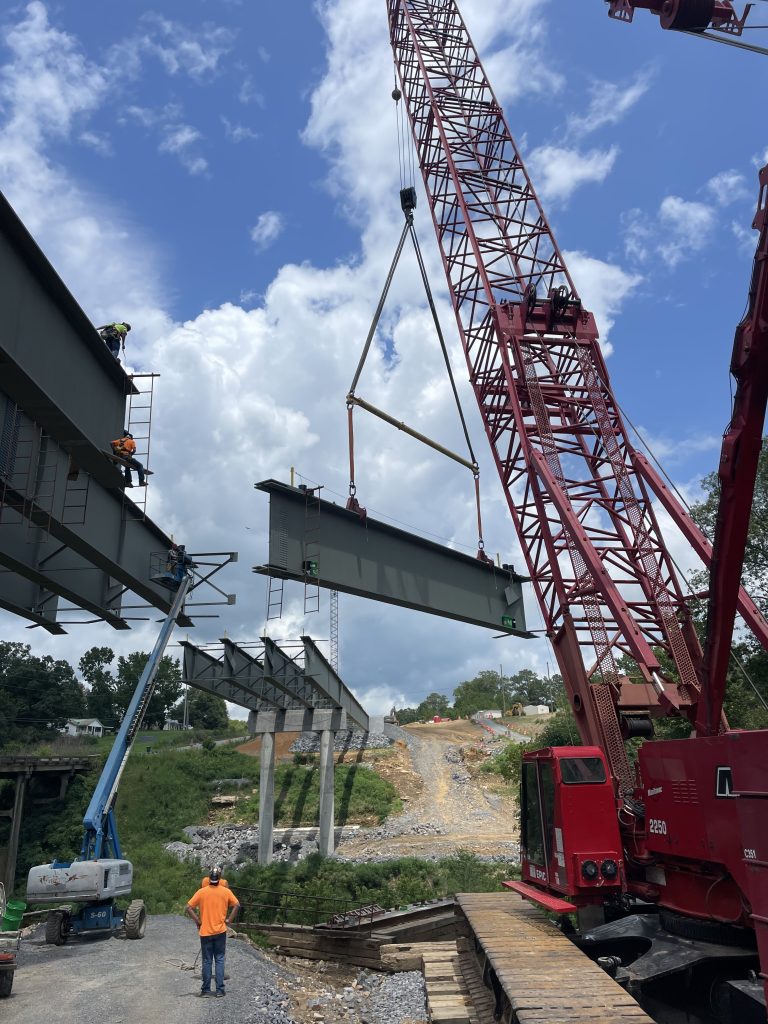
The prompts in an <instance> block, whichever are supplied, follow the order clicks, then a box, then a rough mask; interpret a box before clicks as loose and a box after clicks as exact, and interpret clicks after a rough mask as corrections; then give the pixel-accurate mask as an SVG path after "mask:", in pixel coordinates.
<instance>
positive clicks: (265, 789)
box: [259, 732, 275, 864]
mask: <svg viewBox="0 0 768 1024" xmlns="http://www.w3.org/2000/svg"><path fill="white" fill-rule="evenodd" d="M274 825H275V734H274V733H273V732H265V733H262V734H261V775H260V776H259V864H269V863H270V861H271V860H272V833H273V831H274Z"/></svg>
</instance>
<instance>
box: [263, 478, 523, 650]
mask: <svg viewBox="0 0 768 1024" xmlns="http://www.w3.org/2000/svg"><path fill="white" fill-rule="evenodd" d="M256 487H257V488H258V489H259V490H262V491H266V492H267V493H268V494H269V496H270V500H269V563H268V564H267V565H260V566H255V567H254V571H255V572H258V573H261V574H263V575H266V576H274V577H278V578H281V579H288V580H296V581H298V582H302V583H307V582H309V583H311V584H315V585H318V586H321V587H327V588H328V589H330V590H341V591H343V592H344V593H347V594H356V595H358V596H360V597H368V598H372V599H373V600H375V601H383V602H385V603H387V604H394V605H399V606H401V607H403V608H413V609H416V610H418V611H425V612H431V613H432V614H433V615H440V616H443V617H445V618H449V619H456V620H458V621H460V622H469V623H473V624H474V625H477V626H485V627H486V628H488V629H493V630H495V631H496V632H498V633H505V634H509V635H511V636H520V637H528V638H530V637H532V636H533V634H532V633H530V632H528V630H527V629H526V625H525V611H524V607H523V594H522V584H523V582H525V581H526V580H527V579H528V577H525V576H520V575H518V574H517V573H515V572H514V571H512V570H509V569H503V568H499V567H498V566H495V565H489V564H488V563H485V562H481V561H480V560H479V559H477V558H472V557H470V556H468V555H464V554H461V553H460V552H458V551H453V550H452V549H450V548H446V547H443V546H441V545H439V544H435V543H434V542H432V541H428V540H424V539H423V538H421V537H416V536H414V535H413V534H409V533H406V532H405V531H404V530H398V529H396V528H395V527H393V526H388V525H387V524H385V523H381V522H377V521H376V520H374V519H371V518H370V516H369V517H367V518H366V519H365V520H362V519H361V518H360V517H359V516H358V515H357V514H356V513H355V512H350V511H347V509H345V508H342V507H340V506H338V505H334V504H333V503H332V502H329V501H319V503H318V502H317V500H316V499H314V498H313V499H312V501H311V502H310V504H309V505H308V503H307V496H306V494H305V492H303V491H302V490H300V489H299V488H295V487H288V486H287V485H285V484H281V483H278V482H277V481H275V480H266V481H264V482H262V483H259V484H256ZM318 504H319V512H318V511H317V509H318ZM308 523H309V524H311V541H312V549H313V552H316V553H313V556H312V559H313V561H314V562H315V564H314V565H310V564H308V563H307V564H305V558H306V557H307V556H306V554H305V552H306V540H307V538H306V536H305V534H306V533H307V529H308Z"/></svg>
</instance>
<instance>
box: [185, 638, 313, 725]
mask: <svg viewBox="0 0 768 1024" xmlns="http://www.w3.org/2000/svg"><path fill="white" fill-rule="evenodd" d="M227 643H230V642H229V641H227ZM181 646H182V647H183V648H184V668H183V671H184V682H185V683H189V685H190V686H198V685H200V686H201V687H203V684H204V688H206V689H209V690H210V691H211V692H216V693H218V692H220V691H222V692H221V696H224V693H223V690H224V689H229V690H231V691H232V692H233V693H237V694H239V696H237V697H226V699H227V700H231V701H232V703H233V704H240V705H241V706H242V707H247V708H250V709H252V710H263V709H268V708H272V709H275V708H283V709H285V708H300V707H303V706H304V705H303V704H301V703H299V702H298V701H292V700H291V698H290V697H289V696H288V695H286V694H285V693H283V692H282V691H281V690H277V689H275V687H273V686H271V685H270V684H269V683H267V682H266V680H265V679H264V671H263V668H262V667H261V666H260V665H259V663H258V662H257V661H256V660H255V659H251V660H252V661H253V665H252V666H251V671H250V673H249V674H248V675H243V674H242V673H241V674H239V675H236V674H235V673H233V672H232V671H231V660H230V659H231V652H229V656H228V652H227V650H226V647H225V651H224V654H223V655H222V656H221V657H218V658H217V657H215V656H214V655H212V654H210V653H209V652H208V651H203V650H201V649H200V648H199V647H196V646H195V645H194V644H191V643H189V641H187V640H185V641H182V642H181ZM231 646H234V645H231ZM238 650H239V649H238ZM240 653H241V654H243V653H244V652H242V651H240Z"/></svg>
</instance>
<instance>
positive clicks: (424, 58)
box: [389, 0, 768, 788]
mask: <svg viewBox="0 0 768 1024" xmlns="http://www.w3.org/2000/svg"><path fill="white" fill-rule="evenodd" d="M389 14H390V29H391V38H392V45H393V48H394V53H395V61H396V65H397V69H398V73H399V76H400V80H401V83H402V89H403V93H404V96H405V99H406V103H407V106H408V111H409V115H410V119H411V124H412V127H413V132H414V138H415V142H416V148H417V152H418V156H419V162H420V165H421V169H422V175H423V179H424V184H425V187H426V190H427V195H428V198H429V203H430V209H431V212H432V216H433V219H434V225H435V230H436V232H437V237H438V240H439V244H440V249H441V253H442V257H443V263H444V267H445V272H446V275H447V278H448V282H449V287H450V292H451V297H452V301H453V306H454V310H455V313H456V317H457V321H458V325H459V330H460V334H461V338H462V342H463V345H464V351H465V354H466V358H467V365H468V368H469V373H470V380H471V383H472V387H473V389H474V392H475V396H476V398H477V402H478V405H479V408H480V412H481V414H482V417H483V422H484V424H485V429H486V433H487V435H488V439H489V441H490V443H491V447H492V450H493V454H494V458H495V461H496V465H497V468H498V471H499V474H500V476H501V480H502V483H503V485H504V489H505V493H506V497H507V501H508V504H509V509H510V512H511V514H512V518H513V520H514V523H515V526H516V527H517V532H518V536H519V537H520V540H521V543H522V546H523V551H524V555H525V558H526V562H527V566H528V571H529V573H530V575H531V578H532V580H533V584H534V587H535V590H536V594H537V597H538V599H539V603H540V605H541V608H542V611H543V614H544V618H545V623H546V629H547V632H548V634H549V635H550V637H551V638H552V641H553V644H554V647H555V652H556V655H557V658H558V663H559V666H560V669H561V672H562V675H563V679H564V680H565V682H566V686H567V688H568V691H569V695H570V697H571V701H572V703H573V704H574V706H575V709H576V713H577V720H578V721H579V725H580V730H581V734H582V738H583V740H584V742H589V743H596V744H599V745H600V746H602V747H604V748H605V749H606V750H607V751H608V753H609V756H610V758H611V765H612V768H613V770H614V773H615V775H616V777H617V778H619V779H620V780H621V783H622V786H626V787H629V788H631V787H632V784H633V775H632V773H631V772H630V770H629V767H628V765H627V763H626V756H625V753H624V744H623V738H622V730H623V732H624V733H626V732H627V731H628V729H631V728H633V725H632V718H631V717H630V716H632V715H633V714H636V713H638V712H650V713H651V714H653V715H659V714H662V713H667V712H668V711H669V710H670V709H675V710H676V711H679V712H680V713H681V714H684V715H686V716H688V717H689V718H691V720H694V719H695V717H696V706H697V703H698V699H699V693H700V686H701V671H702V652H701V649H700V646H699V643H698V640H697V638H696V635H695V632H694V630H693V628H692V626H691V624H690V617H689V613H688V609H687V606H686V603H685V599H684V593H683V588H682V586H681V584H680V581H679V580H678V578H677V575H676V573H675V570H674V567H673V565H672V562H671V559H670V557H669V554H668V552H667V550H666V547H665V545H664V541H663V539H662V536H661V533H660V530H659V526H658V522H657V519H656V515H655V513H654V510H653V506H652V503H651V501H652V497H653V490H654V486H655V485H656V483H657V479H656V478H655V477H654V475H653V474H652V473H649V472H647V464H646V463H645V462H644V460H641V459H638V456H637V453H636V452H635V450H634V448H633V446H632V444H631V443H630V441H629V439H628V436H627V431H626V428H625V426H624V423H623V421H622V417H621V414H620V412H619V409H618V406H617V404H616V401H615V399H614V396H613V393H612V390H611V385H610V380H609V375H608V370H607V368H606V365H605V361H604V359H603V356H602V353H601V351H600V346H599V343H598V340H597V339H598V333H597V328H596V326H595V321H594V317H593V316H592V314H591V313H589V312H587V311H586V310H585V309H584V308H583V306H582V304H581V301H580V299H579V297H578V294H577V292H576V289H575V287H574V284H573V281H572V279H571V277H570V275H569V273H568V269H567V267H566V265H565V261H564V260H563V257H562V254H561V252H560V250H559V248H558V245H557V242H556V241H555V238H554V236H553V234H552V232H551V230H550V227H549V224H548V222H547V219H546V216H545V214H544V211H543V209H542V207H541V204H540V202H539V200H538V198H537V196H536V193H535V191H534V188H533V185H532V184H531V181H530V178H529V177H528V175H527V173H526V170H525V167H524V166H523V162H522V159H521V157H520V154H519V152H518V150H517V147H516V145H515V142H514V140H513V138H512V135H511V132H510V130H509V127H508V125H507V122H506V119H505V117H504V113H503V111H502V109H501V106H500V105H499V103H498V101H497V100H496V98H495V96H494V94H493V91H492V89H491V86H490V84H489V82H488V80H487V78H486V76H485V72H484V70H483V67H482V64H481V62H480V59H479V57H478V55H477V52H476V51H475V49H474V47H473V45H472V41H471V39H470V37H469V33H468V32H467V29H466V26H465V24H464V22H463V20H462V17H461V14H460V13H459V10H458V8H457V7H456V5H455V3H452V2H435V0H408V2H401V0H389ZM665 503H666V504H667V507H668V508H669V507H674V506H675V504H676V503H675V502H674V500H673V499H670V497H669V496H668V495H667V494H665ZM677 518H679V519H681V520H683V519H685V518H687V517H686V515H685V512H684V511H683V509H682V508H681V507H679V506H677ZM687 529H690V527H689V526H687ZM741 598H742V600H743V601H748V598H747V597H746V595H743V594H742V595H741ZM758 628H762V629H763V630H764V632H763V638H764V640H765V641H766V643H767V644H768V631H765V624H764V623H758ZM656 649H661V650H663V651H665V652H666V653H667V654H668V655H669V656H670V658H671V659H672V661H673V662H674V664H675V666H676V669H677V674H678V677H679V679H678V680H675V681H672V680H665V679H664V678H663V674H662V672H661V667H660V665H659V660H658V657H657V655H656V654H655V653H654V652H655V650H656ZM622 654H628V655H630V656H631V657H632V658H633V659H634V660H635V661H636V662H637V664H638V666H639V667H640V671H641V673H642V676H643V680H644V682H643V684H635V685H627V684H626V683H625V684H624V685H623V686H622V684H621V680H620V676H619V671H618V669H617V660H618V658H619V657H620V656H621V655H622ZM591 684H593V685H591ZM620 715H621V716H624V720H623V721H621V720H620V717H619V716H620Z"/></svg>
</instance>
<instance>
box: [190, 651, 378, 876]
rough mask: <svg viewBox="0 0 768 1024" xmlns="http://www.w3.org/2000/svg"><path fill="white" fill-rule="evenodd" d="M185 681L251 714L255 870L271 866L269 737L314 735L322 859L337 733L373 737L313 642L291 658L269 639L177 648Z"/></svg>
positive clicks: (327, 850) (327, 845)
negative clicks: (257, 751)
mask: <svg viewBox="0 0 768 1024" xmlns="http://www.w3.org/2000/svg"><path fill="white" fill-rule="evenodd" d="M181 646H182V648H183V650H184V660H183V670H182V678H183V682H184V683H186V684H188V685H189V686H193V687H195V688H196V689H199V690H204V691H206V692H207V693H212V694H215V695H216V696H218V697H223V698H224V699H225V700H228V701H230V702H232V703H233V704H238V705H239V706H240V707H243V708H246V709H247V710H248V711H249V715H248V731H249V733H250V734H251V735H252V736H253V735H256V736H259V737H260V738H261V774H260V782H259V863H260V864H268V863H270V861H271V860H272V836H273V832H274V808H275V734H276V733H281V732H296V733H302V732H316V733H318V734H319V735H320V822H319V824H320V833H319V847H320V853H321V854H322V855H323V856H325V857H328V856H330V855H331V854H332V853H333V842H334V769H333V748H334V741H335V737H336V733H337V732H341V731H343V730H346V729H347V728H348V727H349V726H350V725H352V726H355V727H356V728H358V729H360V730H361V731H362V732H369V731H370V730H371V719H370V717H369V715H368V714H367V712H366V711H365V709H364V708H363V706H362V705H361V704H360V702H359V701H358V700H357V698H356V697H355V696H354V694H353V693H352V692H351V691H350V690H349V689H348V688H347V687H346V686H345V685H344V683H343V682H342V681H341V679H340V678H339V677H338V675H337V674H336V673H335V672H334V670H333V669H332V668H331V666H330V664H329V663H328V661H327V660H326V658H325V657H324V656H323V655H322V654H321V652H320V651H319V650H318V648H317V645H316V644H315V643H314V641H313V640H312V639H311V638H310V637H308V636H303V637H302V638H301V645H300V647H299V650H298V652H297V653H296V654H295V655H293V656H291V655H290V654H288V653H286V652H285V651H284V650H282V649H281V648H280V647H278V645H277V644H276V643H275V642H274V641H273V640H271V639H270V638H269V637H263V638H262V639H261V640H260V641H259V643H258V644H255V645H253V646H252V645H248V648H247V649H246V648H245V647H244V646H242V645H238V644H235V643H233V642H232V641H231V640H226V639H225V640H222V641H221V648H217V649H216V650H214V651H211V650H203V649H202V648H200V647H197V646H195V645H194V644H191V643H189V641H182V643H181Z"/></svg>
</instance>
